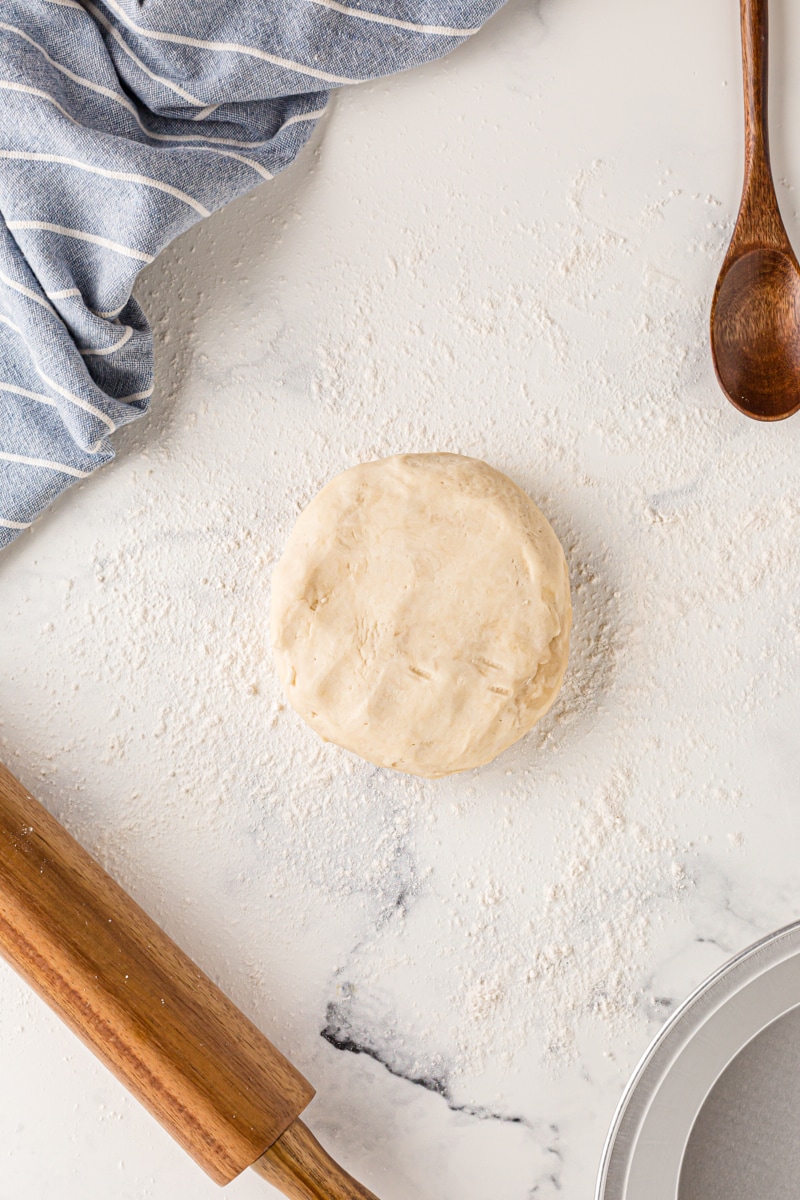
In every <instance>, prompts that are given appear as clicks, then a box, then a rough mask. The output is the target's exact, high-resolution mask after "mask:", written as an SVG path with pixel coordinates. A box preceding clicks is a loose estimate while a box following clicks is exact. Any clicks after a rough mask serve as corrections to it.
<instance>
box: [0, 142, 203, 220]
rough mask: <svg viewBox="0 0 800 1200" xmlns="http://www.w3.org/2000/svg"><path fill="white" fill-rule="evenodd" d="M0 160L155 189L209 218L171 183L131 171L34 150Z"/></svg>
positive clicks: (11, 153)
mask: <svg viewBox="0 0 800 1200" xmlns="http://www.w3.org/2000/svg"><path fill="white" fill-rule="evenodd" d="M0 158H6V159H10V160H19V161H21V162H47V163H59V164H60V165H62V166H65V167H76V168H77V169H78V170H79V171H88V172H89V174H90V175H102V176H103V178H104V179H119V180H121V181H122V182H123V183H141V184H143V186H144V187H150V188H155V189H156V190H157V191H159V192H166V193H167V195H169V196H174V197H175V198H176V199H177V200H182V201H183V203H184V204H188V205H189V206H190V207H191V208H193V209H194V210H195V212H197V213H199V214H200V216H201V217H210V216H211V210H210V209H208V208H206V207H205V205H204V204H201V203H200V201H199V200H195V199H194V197H193V196H190V195H189V194H188V192H182V191H181V189H180V188H176V187H173V186H172V184H171V183H164V182H163V180H161V179H153V178H151V176H149V175H136V174H134V173H133V172H132V171H110V170H108V169H107V168H106V167H96V166H95V165H94V163H85V162H81V160H80V159H78V158H67V156H66V155H64V154H42V153H40V152H39V151H34V150H0Z"/></svg>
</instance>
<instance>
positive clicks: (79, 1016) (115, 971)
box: [0, 765, 376, 1200]
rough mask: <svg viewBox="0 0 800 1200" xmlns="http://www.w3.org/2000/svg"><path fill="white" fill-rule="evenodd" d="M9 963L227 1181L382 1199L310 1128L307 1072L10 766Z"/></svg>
mask: <svg viewBox="0 0 800 1200" xmlns="http://www.w3.org/2000/svg"><path fill="white" fill-rule="evenodd" d="M0 954H2V955H3V956H4V957H5V958H6V959H8V961H9V962H10V963H11V965H12V966H13V967H14V968H15V969H16V970H17V971H19V973H20V975H22V977H23V978H24V979H26V980H27V982H28V983H29V984H30V985H31V987H32V988H33V989H34V990H35V991H36V992H38V993H39V995H40V996H41V997H42V998H43V999H44V1000H46V1001H47V1003H48V1004H49V1005H50V1007H51V1008H53V1009H55V1011H56V1012H57V1013H58V1015H59V1016H60V1017H62V1018H63V1019H64V1020H65V1021H66V1023H67V1024H68V1025H69V1027H70V1028H71V1029H72V1030H73V1031H74V1032H75V1033H77V1034H78V1036H79V1037H80V1038H81V1039H82V1040H83V1041H84V1042H86V1044H87V1045H88V1046H89V1047H90V1048H91V1049H92V1050H93V1051H94V1052H95V1054H96V1055H97V1056H98V1058H99V1059H101V1061H102V1062H104V1063H105V1064H106V1066H107V1067H109V1068H110V1070H111V1071H113V1072H114V1074H115V1075H116V1076H117V1078H118V1079H119V1080H121V1081H122V1083H124V1084H125V1086H126V1087H127V1088H128V1089H129V1090H130V1091H131V1092H132V1093H133V1094H134V1096H136V1097H137V1099H138V1100H141V1102H142V1104H144V1105H145V1107H146V1108H148V1109H149V1110H150V1112H151V1113H152V1114H153V1116H154V1117H156V1118H157V1119H158V1120H159V1121H160V1122H161V1124H162V1125H163V1126H164V1127H165V1128H166V1129H167V1130H168V1131H169V1132H170V1133H171V1134H172V1136H173V1137H174V1138H175V1139H176V1140H177V1141H178V1142H180V1144H181V1145H182V1146H183V1147H184V1149H185V1150H187V1151H188V1152H189V1154H191V1155H192V1157H193V1158H194V1159H195V1160H196V1161H197V1162H198V1163H199V1164H200V1166H201V1167H203V1169H204V1170H205V1171H207V1172H208V1174H209V1175H210V1176H211V1178H212V1179H214V1180H215V1181H216V1182H217V1183H220V1184H225V1183H229V1182H230V1181H231V1180H232V1179H234V1178H235V1177H236V1176H237V1175H239V1174H240V1173H241V1172H242V1171H244V1170H245V1168H247V1167H253V1168H254V1169H255V1171H256V1172H257V1173H258V1174H259V1175H260V1176H262V1178H264V1179H266V1180H268V1181H269V1182H270V1183H271V1184H272V1185H273V1186H274V1187H276V1188H279V1189H280V1190H281V1191H282V1192H284V1193H285V1194H286V1195H287V1196H289V1197H291V1200H376V1197H375V1196H374V1195H373V1193H372V1192H369V1191H367V1189H366V1188H365V1187H362V1186H361V1184H359V1183H357V1182H356V1180H355V1179H353V1178H352V1177H351V1176H350V1175H348V1174H347V1173H346V1172H345V1171H343V1170H342V1168H341V1167H340V1166H338V1164H337V1163H335V1162H334V1161H333V1159H332V1158H330V1157H329V1156H328V1155H327V1154H326V1152H325V1151H324V1150H323V1149H322V1147H321V1146H320V1144H319V1142H317V1140H316V1139H315V1138H314V1136H313V1135H312V1134H311V1132H310V1131H309V1130H308V1129H307V1128H306V1126H305V1125H304V1124H303V1122H302V1121H301V1120H299V1114H300V1113H301V1112H302V1111H303V1109H304V1108H305V1107H306V1105H307V1104H308V1102H309V1101H310V1100H311V1098H312V1096H313V1095H314V1089H313V1088H312V1087H311V1085H310V1084H309V1083H308V1082H307V1081H306V1080H305V1079H304V1078H303V1076H302V1075H301V1074H300V1073H299V1071H296V1070H295V1068H294V1067H293V1066H292V1065H291V1063H290V1062H288V1061H287V1059H285V1058H284V1057H283V1055H282V1054H281V1053H280V1051H278V1050H276V1049H275V1047H274V1046H273V1045H272V1043H271V1042H269V1041H268V1040H267V1038H265V1037H264V1035H263V1034H262V1033H261V1032H260V1031H259V1030H258V1029H257V1028H256V1027H255V1025H253V1023H252V1022H251V1021H249V1020H248V1019H247V1017H245V1016H244V1014H243V1013H241V1012H240V1011H239V1009H238V1008H237V1007H236V1006H235V1005H234V1004H233V1003H232V1002H231V1001H230V1000H228V998H227V997H226V996H224V995H223V994H222V992H221V991H220V990H219V988H218V987H216V986H215V985H214V984H213V983H212V982H211V980H210V979H209V978H208V976H207V975H205V974H204V973H203V972H202V971H201V970H200V969H199V967H197V966H195V964H194V963H193V962H192V961H191V959H189V958H187V957H186V955H185V954H184V953H183V951H182V950H180V949H179V948H178V947H177V946H176V945H175V943H174V942H173V941H172V940H171V939H170V938H168V937H167V936H166V934H164V933H163V932H162V931H161V930H160V929H159V928H158V926H157V925H156V924H155V923H154V922H153V921H151V920H150V918H149V917H148V915H147V913H145V912H144V910H143V909H141V908H140V907H139V905H138V904H136V903H135V902H134V901H133V900H132V899H131V898H130V896H128V895H127V894H126V893H125V892H124V891H123V890H122V888H121V887H120V886H119V885H118V884H116V883H115V882H114V880H113V879H112V878H111V876H110V875H108V874H106V872H105V871H104V870H103V868H102V867H101V866H100V865H99V863H97V862H96V861H95V859H93V858H92V857H91V855H89V854H87V853H86V851H85V850H83V849H82V848H81V847H80V846H79V845H78V843H77V842H76V841H75V839H74V838H73V837H71V836H70V835H69V834H68V833H67V831H66V830H65V829H64V828H63V826H61V825H60V824H59V823H58V821H56V820H55V818H54V817H52V816H51V815H50V814H49V813H48V812H47V811H46V810H45V809H44V808H42V806H41V804H39V803H38V802H37V801H36V800H34V798H33V797H32V796H31V795H30V794H29V793H28V792H27V791H26V790H25V789H24V788H23V786H22V785H21V784H20V783H19V782H18V781H17V780H16V779H15V778H14V777H13V775H11V774H10V773H9V772H8V771H7V770H6V768H5V767H3V766H2V765H0Z"/></svg>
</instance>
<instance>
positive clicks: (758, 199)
mask: <svg viewBox="0 0 800 1200" xmlns="http://www.w3.org/2000/svg"><path fill="white" fill-rule="evenodd" d="M741 25H742V75H743V82H744V145H745V160H744V163H745V165H744V188H743V192H742V205H741V208H740V210H739V216H738V218H737V222H736V224H737V233H738V235H739V239H740V246H741V242H742V241H743V240H744V241H746V240H749V241H751V242H752V243H753V244H758V245H765V244H767V245H772V246H775V247H776V248H778V249H786V248H787V247H788V246H789V239H788V237H787V235H786V231H785V230H784V228H783V222H782V220H781V216H780V210H779V208H778V199H777V196H776V195H775V185H774V183H773V180H772V168H771V166H770V157H769V122H768V106H767V96H768V52H767V45H768V42H767V34H768V0H741Z"/></svg>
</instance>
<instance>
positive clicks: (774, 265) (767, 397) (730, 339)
mask: <svg viewBox="0 0 800 1200" xmlns="http://www.w3.org/2000/svg"><path fill="white" fill-rule="evenodd" d="M711 345H712V353H713V358H714V368H715V370H716V372H717V378H718V380H719V382H720V385H721V387H722V389H723V391H724V392H725V394H726V396H727V397H728V399H729V400H730V401H731V403H732V404H734V405H735V406H736V408H738V409H739V411H740V412H743V413H746V414H747V416H750V417H755V418H756V419H757V420H761V421H777V420H781V419H782V418H783V417H789V416H791V415H792V413H795V412H797V410H798V408H800V270H798V267H797V263H796V261H795V258H794V255H793V254H790V253H786V252H785V251H782V250H777V249H773V248H759V249H757V250H751V251H750V252H749V253H746V254H744V255H743V256H742V257H741V258H736V259H734V260H733V261H732V262H731V263H730V265H729V267H728V268H727V270H725V271H724V272H723V274H722V275H721V276H720V279H719V283H718V284H717V290H716V293H715V296H714V303H713V306H712V309H711Z"/></svg>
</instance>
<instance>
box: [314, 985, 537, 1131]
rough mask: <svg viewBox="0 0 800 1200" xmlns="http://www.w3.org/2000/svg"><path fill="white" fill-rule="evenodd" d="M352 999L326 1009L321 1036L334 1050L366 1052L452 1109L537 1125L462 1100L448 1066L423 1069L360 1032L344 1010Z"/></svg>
mask: <svg viewBox="0 0 800 1200" xmlns="http://www.w3.org/2000/svg"><path fill="white" fill-rule="evenodd" d="M348 1002H349V996H347V997H346V998H345V999H344V1000H343V1001H331V1003H330V1004H329V1005H328V1007H327V1011H326V1019H327V1024H326V1025H325V1028H324V1029H322V1030H320V1036H321V1037H322V1038H324V1039H325V1041H326V1042H328V1044H329V1045H331V1046H333V1048H334V1050H342V1051H345V1052H346V1053H348V1054H364V1055H366V1056H367V1057H368V1058H372V1059H374V1061H375V1062H377V1063H380V1065H381V1066H382V1067H383V1068H384V1069H385V1070H387V1071H388V1072H389V1074H390V1075H394V1076H395V1077H396V1078H398V1079H405V1081H406V1082H407V1083H412V1084H414V1085H415V1086H416V1087H421V1088H425V1090H426V1091H428V1092H433V1093H434V1095H436V1096H440V1097H441V1098H442V1100H444V1102H445V1104H446V1105H447V1107H448V1108H449V1109H450V1111H451V1112H456V1113H465V1114H466V1115H467V1116H470V1117H475V1118H477V1119H478V1120H479V1121H501V1122H503V1123H505V1124H508V1125H521V1126H524V1127H525V1128H527V1129H532V1128H533V1126H532V1125H531V1123H530V1121H528V1120H527V1118H526V1117H522V1116H519V1115H510V1114H508V1113H501V1112H495V1111H493V1110H492V1109H489V1108H486V1107H485V1106H484V1105H481V1104H458V1103H457V1102H456V1101H455V1100H454V1099H453V1095H452V1092H451V1088H450V1083H449V1081H448V1073H447V1070H446V1069H444V1067H443V1068H442V1069H441V1070H440V1071H433V1070H431V1071H428V1072H425V1071H421V1070H419V1066H418V1064H417V1063H416V1062H414V1061H409V1062H406V1063H403V1062H402V1061H401V1059H402V1057H403V1056H402V1055H401V1054H399V1053H398V1052H397V1051H396V1050H395V1051H394V1052H393V1051H392V1049H391V1048H384V1049H381V1048H380V1047H379V1046H378V1045H377V1044H376V1042H377V1038H375V1039H372V1038H370V1035H369V1033H363V1034H360V1035H359V1034H357V1033H356V1031H355V1029H354V1028H353V1027H352V1025H351V1024H350V1022H349V1020H348V1018H347V1014H346V1012H345V1011H344V1008H345V1006H346V1005H347V1004H348Z"/></svg>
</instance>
